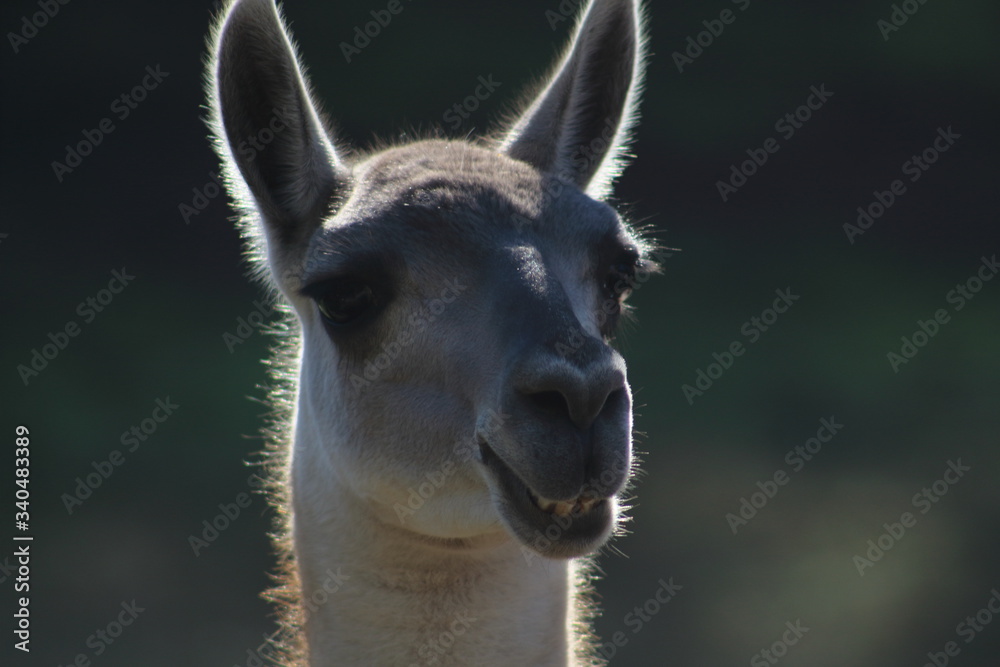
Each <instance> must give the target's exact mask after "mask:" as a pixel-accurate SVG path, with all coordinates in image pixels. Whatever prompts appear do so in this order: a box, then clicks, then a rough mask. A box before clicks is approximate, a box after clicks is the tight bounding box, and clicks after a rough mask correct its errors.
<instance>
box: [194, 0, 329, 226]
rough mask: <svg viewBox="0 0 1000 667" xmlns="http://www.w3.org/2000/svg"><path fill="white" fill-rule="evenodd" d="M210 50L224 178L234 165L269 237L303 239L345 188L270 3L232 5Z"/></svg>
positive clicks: (251, 0) (256, 0) (243, 0)
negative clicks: (226, 170) (224, 168)
mask: <svg viewBox="0 0 1000 667" xmlns="http://www.w3.org/2000/svg"><path fill="white" fill-rule="evenodd" d="M213 47H214V48H213V51H212V53H213V56H214V60H213V61H212V65H213V69H212V71H211V72H209V77H210V79H211V81H210V85H211V88H212V91H211V93H212V94H211V104H212V122H213V124H214V126H215V130H216V133H217V137H216V141H217V142H218V143H219V146H218V150H219V152H220V153H221V154H222V157H223V160H224V161H225V162H226V163H227V169H228V170H229V177H230V179H235V178H236V177H237V175H236V174H235V173H233V169H232V166H233V165H235V166H236V168H238V170H239V175H240V176H242V179H243V181H244V182H245V183H246V185H247V187H248V188H249V189H250V193H251V194H252V195H253V198H254V200H255V201H256V203H257V208H258V210H259V211H260V213H261V217H262V218H263V223H264V225H265V228H266V231H267V232H268V237H269V238H275V237H277V238H278V239H280V240H289V239H292V238H301V235H302V234H303V233H304V232H305V233H307V232H310V231H312V229H314V228H315V227H316V225H318V223H319V221H320V220H321V219H322V217H323V215H324V214H325V212H326V210H327V208H328V207H329V205H330V202H331V200H332V199H333V198H334V197H335V196H336V195H337V194H338V191H339V190H340V189H342V188H343V187H344V185H343V184H344V182H345V180H346V179H345V177H344V176H343V174H344V173H345V172H346V170H345V169H344V167H343V165H342V163H341V162H340V160H339V158H338V157H337V153H336V150H335V148H334V146H333V144H332V143H331V141H330V139H329V137H328V136H327V134H326V131H325V130H324V127H323V123H322V121H321V120H320V118H319V115H318V113H317V111H316V108H315V107H314V105H313V103H312V99H311V96H310V92H309V84H308V82H307V81H306V78H305V76H304V75H303V73H302V70H301V67H300V66H299V61H298V58H297V56H296V52H295V47H294V46H293V45H292V42H291V40H290V38H289V36H288V33H287V30H286V29H285V26H284V24H283V22H282V19H281V16H280V15H279V13H278V10H277V8H276V7H275V5H274V1H273V0H236V1H235V2H233V3H232V4H231V5H230V6H229V9H228V10H227V11H226V12H225V13H224V15H223V18H222V20H221V21H220V22H219V24H218V25H217V27H216V30H215V33H214V43H213ZM222 134H224V135H225V139H224V140H223V138H222V136H221V135H222ZM233 194H234V198H235V199H237V200H239V199H240V198H241V197H240V196H239V195H240V193H233ZM240 203H241V204H242V205H243V207H244V208H246V207H247V204H248V202H240Z"/></svg>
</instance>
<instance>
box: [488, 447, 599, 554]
mask: <svg viewBox="0 0 1000 667" xmlns="http://www.w3.org/2000/svg"><path fill="white" fill-rule="evenodd" d="M479 452H480V460H481V461H482V463H483V465H484V466H485V467H486V469H487V470H488V471H489V473H490V476H491V477H492V478H493V482H494V483H495V487H496V488H497V490H498V491H499V492H500V497H501V502H500V504H499V507H498V509H499V511H500V515H501V518H502V519H503V520H504V523H505V524H506V525H507V527H508V529H509V530H510V531H511V532H512V533H513V534H514V535H515V536H516V537H517V538H518V539H519V540H520V541H521V542H522V543H523V544H525V545H526V546H528V547H530V548H532V549H534V550H535V551H537V552H539V553H540V554H541V555H543V556H549V557H553V558H574V557H577V556H580V555H583V554H586V553H589V552H590V551H592V550H593V549H594V548H596V547H597V546H599V545H600V544H601V543H602V542H604V541H605V540H606V539H607V538H608V536H609V535H610V532H611V528H612V525H613V523H614V515H615V504H614V502H613V499H608V498H599V497H596V496H594V495H592V494H591V493H589V492H584V493H582V494H581V495H580V496H578V497H577V498H575V499H573V500H572V501H565V500H552V499H550V498H545V497H544V496H539V495H538V494H536V493H535V492H534V491H532V490H531V488H530V487H528V485H527V484H525V483H524V481H523V480H522V479H521V478H520V476H518V475H517V473H515V472H514V471H513V470H512V469H511V468H510V467H509V466H508V465H507V464H506V463H505V462H504V461H503V459H501V458H500V456H499V455H498V454H497V453H496V452H495V451H494V450H493V448H492V447H490V445H489V443H487V442H486V441H485V440H480V443H479Z"/></svg>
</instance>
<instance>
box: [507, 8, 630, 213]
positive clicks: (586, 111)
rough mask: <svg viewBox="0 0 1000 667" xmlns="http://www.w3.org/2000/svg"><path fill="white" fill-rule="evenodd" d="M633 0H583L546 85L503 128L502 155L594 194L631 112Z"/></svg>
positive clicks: (603, 188) (616, 161)
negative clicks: (565, 47)
mask: <svg viewBox="0 0 1000 667" xmlns="http://www.w3.org/2000/svg"><path fill="white" fill-rule="evenodd" d="M638 4H639V3H638V0H590V2H588V3H587V6H586V9H585V10H584V13H583V16H582V17H581V19H580V22H579V23H578V24H577V27H576V32H575V33H574V36H573V39H572V41H571V42H570V46H569V49H568V50H567V52H566V55H565V56H564V57H563V59H562V61H561V62H560V63H559V65H558V66H557V68H556V71H555V73H554V75H553V76H552V77H551V80H550V81H549V83H548V85H547V86H546V87H545V88H544V89H543V90H542V91H541V93H540V94H539V95H538V96H537V97H536V98H535V100H534V101H533V102H532V103H531V105H530V106H529V107H528V109H527V110H526V111H525V113H524V114H523V115H522V116H521V118H520V119H518V120H517V122H516V123H515V124H514V126H513V127H512V128H511V129H510V130H509V131H508V133H507V135H506V137H504V139H503V140H502V142H501V145H500V149H501V150H502V151H503V152H504V153H506V154H507V155H509V156H511V157H513V158H515V159H518V160H522V161H524V162H527V163H529V164H531V165H534V166H535V167H536V168H538V169H540V170H542V171H545V172H549V173H552V174H556V175H558V176H560V177H562V178H566V179H569V180H571V181H573V182H575V183H576V185H578V186H579V187H580V188H581V189H583V190H586V191H587V192H588V193H589V194H590V195H592V196H594V197H597V198H598V199H600V198H603V197H605V196H606V195H608V194H609V193H610V191H611V185H612V183H613V182H614V180H615V178H617V177H618V175H619V174H620V173H621V170H622V167H623V158H624V153H625V148H626V145H627V144H628V142H629V140H630V138H631V137H630V133H631V129H632V126H633V125H634V124H635V122H636V120H637V118H638V113H637V110H636V104H637V102H638V97H639V90H640V88H641V86H642V73H643V53H642V51H643V42H644V38H643V33H642V21H641V13H640V11H639V7H638Z"/></svg>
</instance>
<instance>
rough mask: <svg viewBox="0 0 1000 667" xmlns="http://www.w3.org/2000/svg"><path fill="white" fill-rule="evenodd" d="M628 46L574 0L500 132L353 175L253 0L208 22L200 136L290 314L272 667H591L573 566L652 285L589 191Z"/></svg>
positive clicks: (422, 146)
mask: <svg viewBox="0 0 1000 667" xmlns="http://www.w3.org/2000/svg"><path fill="white" fill-rule="evenodd" d="M642 45H643V37H642V31H641V13H640V11H639V7H638V6H637V3H636V0H591V1H590V2H589V3H588V4H587V6H586V7H585V8H584V10H583V12H582V14H581V18H580V20H579V22H578V24H577V27H576V29H575V32H574V35H573V38H572V41H571V43H570V45H569V48H568V50H567V51H566V55H565V56H564V57H563V58H562V60H561V61H560V62H559V63H558V64H557V67H556V68H555V70H554V73H553V75H552V77H551V78H550V79H549V80H548V81H547V82H545V83H544V85H543V86H542V88H541V90H540V92H539V93H538V94H537V96H535V97H534V98H533V99H532V100H529V102H528V103H527V104H526V105H525V109H524V111H523V113H522V114H521V115H520V116H519V117H517V118H515V119H513V120H512V121H511V122H510V123H508V127H507V129H506V130H505V131H503V132H499V133H497V134H496V136H494V137H492V138H484V139H481V140H476V141H467V140H466V141H452V140H444V139H424V140H419V141H416V142H414V143H409V144H404V145H393V146H387V147H382V148H381V149H380V150H377V151H373V152H371V153H369V154H367V155H362V156H353V157H350V154H349V153H348V152H347V151H346V150H345V149H344V147H343V146H342V145H340V144H339V138H337V137H335V136H334V135H333V134H332V133H331V132H330V131H329V130H328V129H327V126H326V124H325V123H324V121H323V120H322V116H321V114H320V112H319V111H318V109H317V106H316V104H315V102H314V97H313V94H312V92H311V90H310V86H309V84H308V82H307V79H306V77H305V75H304V73H303V69H302V66H301V65H300V61H299V57H298V54H297V51H296V48H295V46H294V45H293V43H292V40H291V38H290V36H289V32H288V30H287V28H286V26H285V24H284V21H283V19H282V17H281V14H280V13H279V11H278V9H277V8H276V7H275V5H274V4H273V0H233V1H232V2H230V3H229V4H228V5H227V7H226V9H225V10H224V11H223V12H222V14H221V16H220V18H219V20H218V22H217V24H216V26H215V29H214V31H213V33H212V41H211V49H212V51H211V56H210V61H209V63H208V67H209V71H208V80H209V88H210V90H209V100H210V101H209V104H210V109H211V117H210V121H209V123H210V127H211V130H212V132H213V134H214V141H215V147H216V149H217V151H218V153H219V156H220V158H221V160H222V163H223V168H224V172H225V180H226V183H227V188H228V190H229V194H230V196H231V198H232V200H233V202H234V206H235V208H236V209H237V211H238V212H239V214H240V223H239V224H240V228H241V231H242V233H243V235H244V238H245V241H246V245H247V249H248V254H249V257H250V259H251V262H252V263H253V264H254V265H255V267H256V268H257V269H258V277H260V278H262V279H263V280H264V281H265V282H266V283H267V284H268V285H270V286H271V287H272V288H273V290H274V294H275V298H276V299H277V300H279V301H281V302H282V303H284V304H285V307H286V309H287V310H286V314H287V315H288V318H287V321H288V326H287V328H288V332H287V334H288V336H287V344H286V345H285V346H284V348H285V349H284V351H283V352H279V356H280V357H283V358H285V362H284V365H283V366H282V365H281V364H279V366H281V367H280V368H278V371H277V376H278V378H279V380H281V381H282V382H284V383H285V386H286V387H287V392H286V394H287V396H284V397H283V396H278V397H277V403H278V407H279V410H278V415H277V417H276V421H277V426H278V429H277V431H278V432H277V434H276V435H275V436H274V438H273V440H274V442H273V443H272V445H271V447H270V449H269V461H270V466H271V472H272V476H273V488H272V501H273V503H274V505H275V506H276V507H277V508H278V510H279V511H278V514H279V518H278V519H277V521H278V526H277V530H276V543H277V547H278V549H279V552H280V553H281V554H282V562H283V567H284V574H283V575H282V582H283V583H282V585H279V587H278V588H277V590H276V591H275V592H274V593H273V594H272V597H273V598H274V599H275V600H276V601H278V602H279V603H282V604H283V607H282V614H283V618H282V623H283V627H284V628H285V631H286V632H285V633H284V635H283V637H284V639H283V642H284V644H285V650H286V652H287V656H286V660H287V664H294V665H309V666H310V667H330V666H332V665H399V666H405V667H412V666H415V665H478V666H481V667H490V666H494V665H505V666H508V665H532V666H550V665H560V666H563V667H565V666H567V665H597V664H602V660H600V658H599V657H598V655H597V653H596V651H595V650H594V641H593V636H592V634H591V631H590V620H591V618H592V616H593V613H594V609H593V605H592V603H591V601H590V597H589V586H590V578H591V574H590V570H589V566H590V563H591V561H590V558H591V557H592V556H591V554H593V553H594V552H595V551H597V550H599V549H600V548H601V547H602V546H603V545H604V544H605V543H606V542H607V540H608V539H609V538H610V537H611V536H612V535H613V534H617V533H619V532H620V531H621V525H622V521H623V511H624V509H625V508H624V506H623V498H625V497H626V494H627V493H628V492H627V487H628V483H629V479H630V477H631V475H632V472H633V467H634V459H633V454H632V397H631V393H630V389H629V386H628V384H627V381H626V368H625V363H624V361H623V359H622V357H621V355H620V354H619V353H618V351H616V350H615V349H614V348H613V347H612V345H611V341H612V339H613V337H614V334H615V331H616V327H617V325H618V322H619V320H620V318H621V316H622V314H623V313H624V312H625V310H626V306H625V305H624V303H623V302H624V300H625V298H626V297H627V296H628V294H629V292H630V291H631V289H632V288H633V287H634V286H635V284H636V280H637V274H639V273H641V274H643V275H645V272H647V271H650V270H652V268H653V266H654V263H653V261H652V260H651V259H650V254H651V252H652V249H651V246H650V244H649V243H648V242H647V241H645V240H644V239H643V238H642V237H641V234H640V233H639V232H638V231H636V230H635V229H633V228H632V227H630V226H629V225H627V224H626V223H625V222H624V221H623V220H622V218H621V217H620V216H619V215H618V214H617V213H616V212H615V211H614V210H613V209H612V208H611V207H610V206H609V205H608V204H606V203H604V202H603V201H602V200H603V199H604V198H605V197H606V196H607V195H609V194H610V189H611V186H612V183H613V181H614V180H615V178H617V176H618V175H619V173H620V171H621V168H622V161H621V158H622V152H623V150H624V147H625V145H626V143H627V141H628V139H629V133H630V130H631V128H632V126H633V125H634V123H635V121H636V117H637V115H636V102H637V97H638V90H639V87H640V81H641V73H642ZM279 393H280V392H279Z"/></svg>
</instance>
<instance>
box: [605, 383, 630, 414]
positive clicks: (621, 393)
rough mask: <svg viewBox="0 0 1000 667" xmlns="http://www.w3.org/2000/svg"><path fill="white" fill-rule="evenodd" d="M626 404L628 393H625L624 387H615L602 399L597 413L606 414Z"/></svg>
mask: <svg viewBox="0 0 1000 667" xmlns="http://www.w3.org/2000/svg"><path fill="white" fill-rule="evenodd" d="M627 404H628V394H626V393H625V390H624V389H615V390H614V391H612V392H611V393H610V394H608V397H607V398H605V399H604V405H603V406H601V411H600V412H599V413H598V414H601V415H607V414H610V413H613V412H614V411H616V410H619V409H621V408H623V407H626V406H627Z"/></svg>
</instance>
